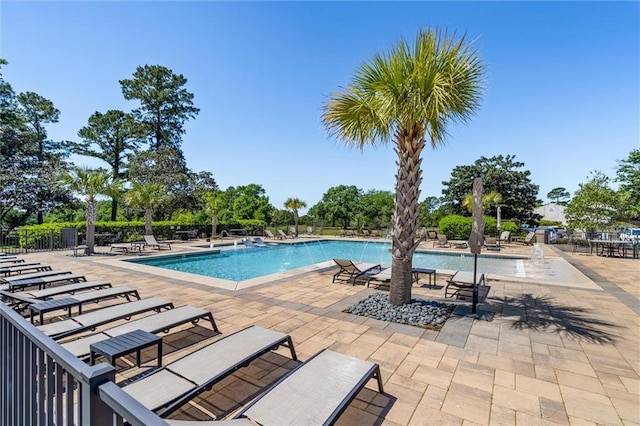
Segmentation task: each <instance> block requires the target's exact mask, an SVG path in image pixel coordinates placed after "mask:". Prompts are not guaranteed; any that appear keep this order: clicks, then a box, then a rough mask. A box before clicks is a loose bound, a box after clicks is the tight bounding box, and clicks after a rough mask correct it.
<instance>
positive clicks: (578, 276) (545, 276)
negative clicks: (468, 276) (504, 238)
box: [98, 239, 603, 291]
mask: <svg viewBox="0 0 640 426" xmlns="http://www.w3.org/2000/svg"><path fill="white" fill-rule="evenodd" d="M318 240H327V241H335V240H334V239H318ZM338 241H340V240H338ZM374 242H375V241H374ZM279 243H283V244H292V243H296V241H287V242H279ZM230 249H233V246H226V247H225V246H214V247H213V248H203V247H202V246H201V245H200V246H183V247H181V251H180V252H177V253H176V252H164V253H154V255H153V258H161V257H178V256H188V255H197V254H201V253H206V252H207V251H209V250H212V251H217V252H219V251H221V250H230ZM416 251H419V252H425V253H437V254H447V255H455V254H465V255H468V254H469V253H466V252H465V253H459V252H455V251H447V252H445V251H442V250H430V249H428V248H419V249H418V250H416ZM546 254H547V256H546V257H545V260H544V265H543V267H540V265H533V263H532V262H529V263H528V264H527V262H525V273H526V276H525V277H519V276H513V275H501V274H485V275H486V277H487V280H490V281H505V282H513V283H520V284H524V285H526V284H543V285H550V286H558V287H567V288H579V289H584V290H597V291H603V289H602V287H600V286H599V285H598V284H597V283H596V282H595V281H594V280H592V279H591V278H590V277H588V276H587V275H585V274H584V273H583V272H582V271H580V270H578V269H577V268H576V267H575V266H574V265H572V264H571V262H568V261H567V260H566V259H565V258H564V257H563V256H559V255H558V254H557V252H554V251H552V250H549V251H547V253H546ZM549 255H550V256H549ZM482 256H485V257H494V258H495V257H498V258H499V257H504V258H509V259H522V260H525V261H526V260H529V259H530V258H529V257H527V256H524V255H517V254H502V253H489V254H484V253H483V254H482ZM136 259H139V257H138V256H123V257H117V258H109V259H105V260H99V261H98V262H99V263H102V264H105V265H109V266H112V267H118V268H123V269H128V270H132V271H136V272H143V273H147V274H149V275H153V276H161V277H163V278H172V279H176V280H181V281H186V282H190V283H197V284H201V285H205V286H208V287H212V288H218V289H224V290H229V291H238V290H243V289H247V288H251V287H255V286H259V285H264V284H271V283H273V282H277V281H278V280H281V279H284V278H290V277H294V276H299V275H302V274H306V273H309V272H316V271H317V272H319V271H325V270H327V269H331V268H334V267H335V263H334V262H333V261H325V262H320V263H316V264H312V265H307V266H303V267H300V268H296V269H291V270H289V271H280V272H276V273H274V274H269V275H263V276H261V277H257V278H252V279H249V280H244V281H231V280H225V279H220V278H214V277H208V276H204V275H198V274H193V273H189V272H181V271H173V270H170V269H162V268H159V267H156V266H148V265H144V264H141V263H137V262H135V260H136ZM132 260H133V261H132ZM550 270H551V271H554V270H561V271H564V275H565V277H562V279H559V277H557V276H555V275H556V274H554V273H553V272H552V273H549V271H550ZM455 272H456V271H455V270H448V269H438V273H440V274H451V275H453V274H454V273H455Z"/></svg>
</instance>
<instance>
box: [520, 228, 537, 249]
mask: <svg viewBox="0 0 640 426" xmlns="http://www.w3.org/2000/svg"><path fill="white" fill-rule="evenodd" d="M535 237H536V233H535V232H534V231H529V233H528V234H527V236H526V237H524V240H523V241H522V244H524V245H525V246H532V245H533V239H534V238H535Z"/></svg>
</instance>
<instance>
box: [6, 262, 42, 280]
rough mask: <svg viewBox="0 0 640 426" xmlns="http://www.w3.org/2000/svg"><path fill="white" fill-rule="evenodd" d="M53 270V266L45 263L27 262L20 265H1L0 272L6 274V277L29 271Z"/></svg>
mask: <svg viewBox="0 0 640 426" xmlns="http://www.w3.org/2000/svg"><path fill="white" fill-rule="evenodd" d="M51 270H52V268H51V266H49V265H43V264H41V263H25V264H21V265H19V266H5V267H0V274H4V276H5V277H9V276H11V274H16V273H17V274H22V273H23V272H27V271H34V272H43V271H51Z"/></svg>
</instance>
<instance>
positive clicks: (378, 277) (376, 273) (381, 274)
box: [361, 268, 391, 287]
mask: <svg viewBox="0 0 640 426" xmlns="http://www.w3.org/2000/svg"><path fill="white" fill-rule="evenodd" d="M361 277H362V278H366V280H367V287H369V285H370V284H371V282H372V281H373V283H374V284H378V285H385V284H389V283H390V282H391V268H385V269H382V270H377V269H372V270H370V271H369V272H365V273H363V274H362V275H361Z"/></svg>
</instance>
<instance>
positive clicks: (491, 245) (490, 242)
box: [484, 237, 500, 251]
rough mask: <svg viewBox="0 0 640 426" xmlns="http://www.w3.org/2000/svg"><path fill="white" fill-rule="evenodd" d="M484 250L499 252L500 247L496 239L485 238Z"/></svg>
mask: <svg viewBox="0 0 640 426" xmlns="http://www.w3.org/2000/svg"><path fill="white" fill-rule="evenodd" d="M484 248H485V249H487V250H494V251H500V245H499V244H498V239H497V238H496V237H487V238H485V239H484Z"/></svg>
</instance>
